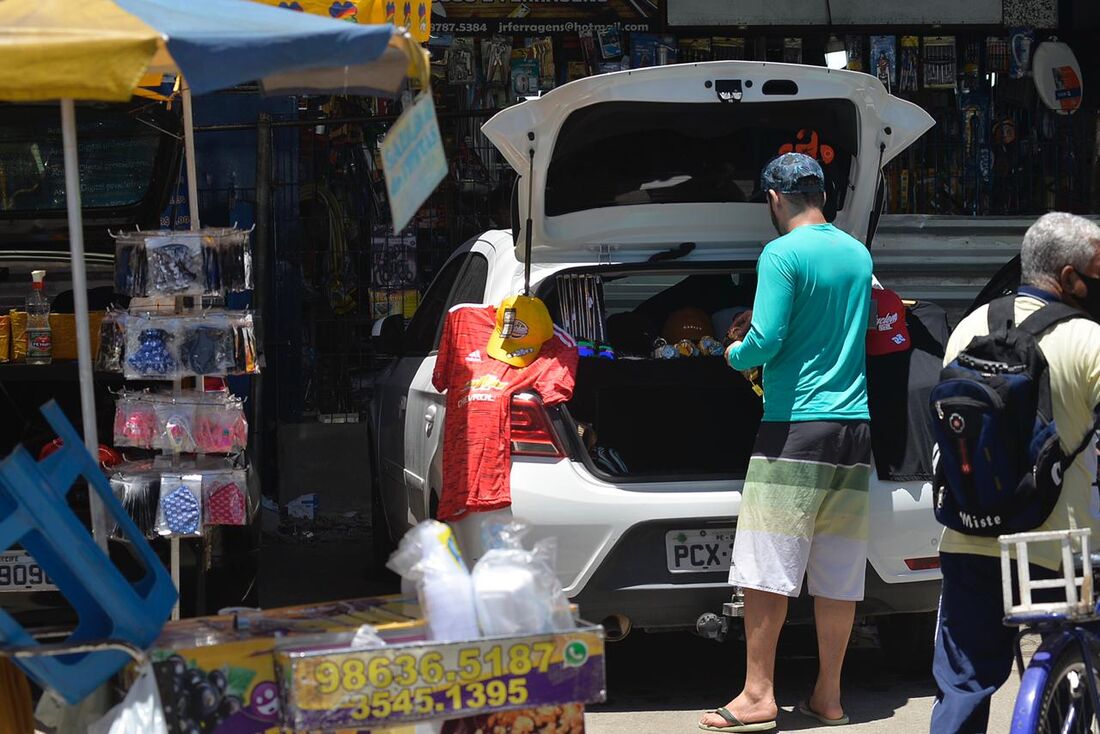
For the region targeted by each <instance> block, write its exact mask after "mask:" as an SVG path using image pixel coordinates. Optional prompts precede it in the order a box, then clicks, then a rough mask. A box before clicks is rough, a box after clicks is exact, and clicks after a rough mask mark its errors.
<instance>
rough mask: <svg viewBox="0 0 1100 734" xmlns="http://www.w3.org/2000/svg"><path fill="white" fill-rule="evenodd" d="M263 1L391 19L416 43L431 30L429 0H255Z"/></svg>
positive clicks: (363, 19)
mask: <svg viewBox="0 0 1100 734" xmlns="http://www.w3.org/2000/svg"><path fill="white" fill-rule="evenodd" d="M257 2H261V3H263V4H265V5H277V6H279V7H280V8H287V9H288V10H296V11H298V12H299V13H310V14H311V15H323V16H325V17H327V18H335V19H337V20H346V21H348V22H351V23H363V24H368V23H392V24H393V25H399V26H402V27H404V28H405V29H407V30H408V31H409V33H411V34H412V36H413V38H415V39H416V40H417V41H418V42H420V43H425V42H426V41H427V40H428V35H429V32H430V31H431V12H430V9H431V0H402V2H400V3H398V2H395V0H257Z"/></svg>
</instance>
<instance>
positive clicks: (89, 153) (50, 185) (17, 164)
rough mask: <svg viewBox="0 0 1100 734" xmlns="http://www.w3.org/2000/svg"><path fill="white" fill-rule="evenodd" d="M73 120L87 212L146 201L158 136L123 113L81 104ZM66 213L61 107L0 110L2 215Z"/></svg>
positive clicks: (131, 114) (5, 107)
mask: <svg viewBox="0 0 1100 734" xmlns="http://www.w3.org/2000/svg"><path fill="white" fill-rule="evenodd" d="M76 119H77V158H78V160H79V162H80V194H81V198H82V203H83V206H84V208H86V209H121V208H125V207H129V206H133V205H135V204H138V203H139V202H141V201H142V200H143V199H144V198H145V196H146V194H147V193H148V192H149V187H150V186H151V185H152V182H153V177H154V176H153V174H154V166H155V165H156V160H157V152H158V148H159V146H160V141H161V133H160V132H158V131H157V130H155V129H154V128H153V127H150V126H149V125H146V124H144V123H142V122H140V121H139V120H138V114H137V113H135V112H133V111H130V110H126V109H116V108H110V107H91V108H86V107H78V108H77V113H76ZM64 209H65V166H64V154H63V152H62V144H61V113H60V110H59V109H58V107H57V105H18V106H16V105H3V106H0V211H3V212H37V213H46V212H56V211H64Z"/></svg>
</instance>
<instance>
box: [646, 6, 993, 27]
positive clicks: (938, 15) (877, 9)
mask: <svg viewBox="0 0 1100 734" xmlns="http://www.w3.org/2000/svg"><path fill="white" fill-rule="evenodd" d="M1001 4H1002V0H968V2H964V3H961V2H958V0H921V2H918V3H884V2H882V0H844V2H842V3H841V2H836V3H833V6H832V22H833V23H834V24H836V25H926V24H940V25H949V24H972V23H981V24H993V25H1000V24H1001V22H1002V17H1003V16H1002V10H1003V9H1002V5H1001ZM828 13H829V9H828V8H827V7H826V3H823V2H820V3H816V2H815V3H810V2H806V0H726V2H717V0H668V24H669V25H670V26H709V25H718V26H737V25H784V26H801V25H822V26H823V25H825V24H827V23H828V22H829V15H828Z"/></svg>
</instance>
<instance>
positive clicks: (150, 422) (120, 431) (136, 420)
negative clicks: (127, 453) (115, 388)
mask: <svg viewBox="0 0 1100 734" xmlns="http://www.w3.org/2000/svg"><path fill="white" fill-rule="evenodd" d="M156 434H157V416H156V413H155V412H154V410H153V407H152V406H151V405H141V404H138V405H119V407H118V409H117V410H116V411H115V443H116V444H118V445H119V446H136V447H139V448H152V446H153V439H154V438H155V437H156Z"/></svg>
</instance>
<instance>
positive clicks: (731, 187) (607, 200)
mask: <svg viewBox="0 0 1100 734" xmlns="http://www.w3.org/2000/svg"><path fill="white" fill-rule="evenodd" d="M857 131H858V121H857V117H856V109H855V106H854V105H853V104H852V103H851V102H849V101H847V100H842V99H836V100H811V101H800V102H797V101H789V102H763V103H744V104H741V103H719V102H715V103H707V104H683V103H667V102H604V103H600V104H595V105H590V106H588V107H584V108H581V109H579V110H577V111H576V112H574V113H572V114H571V115H570V116H569V117H568V118H566V120H565V123H564V124H563V125H562V128H561V131H560V132H559V133H558V135H557V137H556V142H555V144H554V153H553V156H552V157H551V161H550V168H549V171H548V174H547V184H546V202H545V206H546V213H547V215H549V216H560V215H563V214H570V213H573V212H578V211H584V210H587V209H597V208H602V207H613V206H630V205H635V204H650V203H659V204H663V203H695V202H699V203H717V202H732V203H735V202H753V201H759V202H763V201H764V197H763V193H762V192H761V191H760V171H761V169H762V168H763V166H764V164H765V163H767V162H768V161H769V160H771V158H773V157H774V156H776V155H778V154H779V153H781V152H787V151H789V150H794V151H796V152H805V153H807V154H809V155H813V156H814V157H816V158H817V159H818V160H819V161H820V162H821V163H822V168H823V169H824V171H825V178H826V186H827V189H828V191H829V192H830V197H829V198H830V199H831V201H832V204H833V205H834V206H835V207H836V209H841V208H843V205H844V195H845V192H846V190H847V185H848V178H849V175H850V172H851V168H852V160H853V159H854V158H855V157H856V155H857V153H858V139H857Z"/></svg>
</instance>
